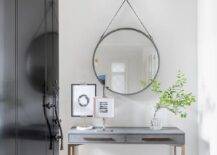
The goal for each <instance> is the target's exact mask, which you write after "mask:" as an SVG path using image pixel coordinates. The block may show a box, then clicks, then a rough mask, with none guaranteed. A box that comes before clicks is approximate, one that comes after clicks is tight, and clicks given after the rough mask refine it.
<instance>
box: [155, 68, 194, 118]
mask: <svg viewBox="0 0 217 155" xmlns="http://www.w3.org/2000/svg"><path fill="white" fill-rule="evenodd" d="M176 78H177V79H176V81H175V83H174V84H173V85H172V86H170V87H169V88H167V89H166V90H162V88H161V84H160V82H159V81H157V80H154V81H153V83H152V85H151V90H152V92H154V93H155V94H158V95H159V101H158V102H157V104H156V107H155V113H154V117H156V114H157V112H158V111H159V110H160V109H162V108H165V109H168V110H169V111H171V112H172V113H174V114H175V115H179V116H180V117H181V118H186V117H187V112H186V108H187V107H188V106H190V105H191V104H192V103H194V102H195V101H196V99H195V96H193V95H192V93H189V92H186V91H185V90H184V88H183V87H184V86H185V84H186V83H187V78H186V76H185V74H183V73H182V72H180V71H179V72H178V73H177V76H176Z"/></svg>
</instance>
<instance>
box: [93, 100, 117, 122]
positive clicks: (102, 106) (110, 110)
mask: <svg viewBox="0 0 217 155" xmlns="http://www.w3.org/2000/svg"><path fill="white" fill-rule="evenodd" d="M94 113H95V117H98V118H113V117H114V99H113V98H95V112H94Z"/></svg>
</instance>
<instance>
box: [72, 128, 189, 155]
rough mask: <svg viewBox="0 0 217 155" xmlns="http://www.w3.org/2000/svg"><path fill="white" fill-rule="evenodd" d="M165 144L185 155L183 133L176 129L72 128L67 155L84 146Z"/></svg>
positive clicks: (73, 154)
mask: <svg viewBox="0 0 217 155" xmlns="http://www.w3.org/2000/svg"><path fill="white" fill-rule="evenodd" d="M98 143H100V144H165V145H170V146H173V147H174V155H176V147H181V155H185V133H184V132H183V131H181V130H180V129H178V128H175V127H169V128H163V129H162V130H151V129H150V128H142V127H141V128H140V127H139V128H137V127H112V128H106V129H105V130H103V129H99V128H96V129H92V130H83V131H82V130H77V129H76V128H72V129H71V130H70V131H69V133H68V155H75V151H74V147H75V146H78V145H84V144H98Z"/></svg>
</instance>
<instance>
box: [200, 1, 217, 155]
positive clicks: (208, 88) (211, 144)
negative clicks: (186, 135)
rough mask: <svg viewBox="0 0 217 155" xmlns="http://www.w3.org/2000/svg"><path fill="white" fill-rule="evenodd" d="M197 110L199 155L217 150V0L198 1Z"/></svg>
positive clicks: (216, 151) (212, 154)
mask: <svg viewBox="0 0 217 155" xmlns="http://www.w3.org/2000/svg"><path fill="white" fill-rule="evenodd" d="M198 2H199V3H198V101H199V103H198V110H199V140H200V143H199V152H200V155H216V154H217V139H216V137H217V132H216V131H217V122H216V119H217V107H216V106H217V96H216V92H217V80H216V79H217V69H216V66H217V61H216V59H217V29H216V27H217V1H216V0H199V1H198Z"/></svg>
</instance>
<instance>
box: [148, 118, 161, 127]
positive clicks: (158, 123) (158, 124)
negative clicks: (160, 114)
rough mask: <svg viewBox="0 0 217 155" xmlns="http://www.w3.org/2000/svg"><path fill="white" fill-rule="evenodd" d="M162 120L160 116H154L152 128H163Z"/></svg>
mask: <svg viewBox="0 0 217 155" xmlns="http://www.w3.org/2000/svg"><path fill="white" fill-rule="evenodd" d="M162 127H163V126H162V120H161V119H160V118H156V117H154V118H153V119H152V120H151V126H150V128H151V129H152V130H161V129H162Z"/></svg>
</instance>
